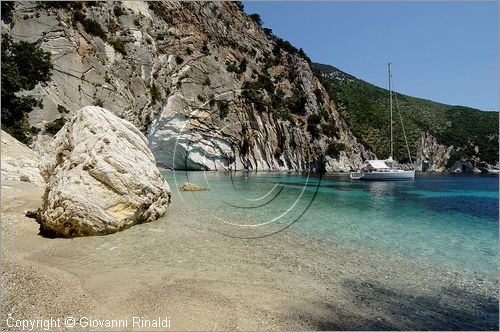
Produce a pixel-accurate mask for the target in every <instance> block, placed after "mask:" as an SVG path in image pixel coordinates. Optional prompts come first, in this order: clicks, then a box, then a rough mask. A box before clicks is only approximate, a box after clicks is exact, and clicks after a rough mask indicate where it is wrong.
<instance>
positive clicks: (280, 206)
mask: <svg viewBox="0 0 500 332" xmlns="http://www.w3.org/2000/svg"><path fill="white" fill-rule="evenodd" d="M164 174H165V176H166V178H167V181H168V182H169V183H170V184H171V186H172V188H173V190H175V187H178V186H179V185H181V184H182V183H183V182H184V181H190V182H193V183H197V184H202V185H204V186H206V187H209V188H210V190H209V191H205V192H197V193H192V192H179V194H180V195H181V199H184V200H185V201H186V206H187V208H189V209H190V210H192V211H193V213H194V214H195V215H196V216H197V217H198V219H199V220H200V223H208V222H210V223H211V229H212V230H213V231H215V232H219V233H222V234H225V235H227V236H237V237H242V238H253V237H261V236H273V235H272V234H273V233H275V232H277V231H280V230H282V229H284V230H283V231H285V232H287V231H294V232H296V233H303V234H307V235H312V236H315V237H320V238H322V239H326V240H330V241H332V242H333V243H335V244H336V245H342V246H347V247H352V248H356V249H357V250H369V251H371V252H376V253H379V254H382V255H388V256H398V257H402V258H407V259H411V260H413V261H417V262H422V263H426V264H438V265H439V266H440V267H444V268H449V269H454V270H466V271H473V272H478V273H487V274H495V275H496V274H497V273H498V208H499V206H498V205H499V204H498V177H497V176H485V175H445V174H443V175H433V174H431V175H427V174H417V176H416V179H415V180H414V181H405V182H356V181H351V180H350V179H349V177H348V176H344V175H327V176H324V177H323V178H322V179H321V181H319V178H318V176H311V177H309V178H308V176H307V175H297V174H283V173H248V174H246V175H245V173H242V172H237V173H233V174H230V173H222V172H188V173H186V172H178V171H177V172H166V173H164ZM176 183H177V184H176Z"/></svg>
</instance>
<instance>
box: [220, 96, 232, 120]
mask: <svg viewBox="0 0 500 332" xmlns="http://www.w3.org/2000/svg"><path fill="white" fill-rule="evenodd" d="M217 108H218V109H219V117H220V118H221V120H223V119H225V118H226V117H227V115H228V114H229V103H228V102H227V101H226V100H217Z"/></svg>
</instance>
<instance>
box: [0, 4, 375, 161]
mask: <svg viewBox="0 0 500 332" xmlns="http://www.w3.org/2000/svg"><path fill="white" fill-rule="evenodd" d="M2 31H4V32H8V33H10V34H11V35H12V37H13V38H14V39H15V40H26V41H30V42H37V43H39V44H40V46H41V47H42V48H43V49H44V50H46V51H49V52H50V53H51V54H52V59H53V63H54V70H53V76H52V79H51V81H50V82H49V83H48V84H47V85H46V86H42V85H38V86H37V87H36V88H35V89H34V90H33V91H30V94H32V95H34V96H37V97H39V98H41V99H42V100H43V108H37V109H35V110H34V111H33V112H31V113H30V118H29V121H30V124H31V125H33V126H36V127H38V128H40V129H41V130H42V131H41V133H40V134H39V135H38V143H43V141H44V137H47V135H48V133H47V132H46V131H44V130H43V129H44V128H45V126H46V125H47V124H49V123H52V122H53V121H54V120H56V119H58V118H59V117H69V116H71V114H72V113H73V112H75V111H76V110H78V109H80V108H81V107H83V106H86V105H99V106H103V107H105V108H106V109H108V110H110V111H111V112H113V113H115V114H116V115H118V116H119V117H122V118H124V119H126V120H128V121H130V122H131V123H133V124H134V125H135V126H137V127H138V128H139V129H140V130H141V131H142V132H143V133H145V134H146V135H147V137H148V139H149V140H150V148H151V150H152V151H153V153H154V155H155V157H156V160H157V162H158V163H160V164H161V165H163V166H165V167H171V168H187V169H206V170H221V169H228V168H231V169H243V168H248V169H252V170H297V171H300V170H305V169H310V168H316V169H317V168H318V166H319V165H318V161H319V160H320V156H321V155H323V154H326V160H325V161H326V164H325V166H326V169H327V170H328V171H349V170H351V169H355V168H357V167H358V166H360V165H361V164H362V162H363V160H364V159H367V158H371V157H373V154H372V153H371V152H369V151H368V150H367V149H366V148H365V147H364V146H363V145H362V144H360V143H358V141H357V139H356V138H355V137H354V135H353V134H352V132H351V130H350V129H349V127H348V126H347V125H346V123H345V121H344V120H343V118H342V117H341V116H340V115H339V113H338V111H337V108H336V105H335V103H334V102H333V101H332V100H331V99H330V97H329V95H328V93H327V92H326V91H325V90H324V88H323V86H322V84H321V83H320V82H319V81H318V79H317V78H316V77H315V76H314V75H313V73H312V71H311V68H310V65H309V62H308V59H307V57H305V56H304V55H303V53H301V52H297V50H295V49H294V48H293V47H290V46H291V45H289V44H287V43H286V42H283V41H282V40H280V39H279V38H277V37H275V36H273V35H272V34H271V33H270V32H269V31H264V29H262V28H261V27H260V26H259V24H258V23H257V22H255V21H254V20H252V18H251V17H249V16H248V15H246V14H245V13H243V12H242V11H241V10H240V9H239V8H238V6H237V5H236V4H234V3H231V2H204V3H193V2H150V3H147V2H132V1H124V2H99V3H91V2H83V3H68V4H66V5H59V4H58V5H51V4H50V3H48V4H45V5H42V4H40V3H35V2H26V3H17V4H16V7H15V10H14V12H13V13H12V22H11V23H10V24H6V23H5V22H3V23H2ZM59 106H62V107H59ZM64 109H67V110H69V113H68V114H65V113H64V112H61V110H64Z"/></svg>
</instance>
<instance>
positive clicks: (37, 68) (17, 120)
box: [1, 34, 53, 143]
mask: <svg viewBox="0 0 500 332" xmlns="http://www.w3.org/2000/svg"><path fill="white" fill-rule="evenodd" d="M52 68H53V65H52V61H51V58H50V53H48V52H45V51H44V50H42V49H41V48H40V47H39V46H37V45H36V44H33V43H29V42H25V41H20V42H14V41H13V40H12V38H11V37H10V36H9V35H8V34H2V89H1V90H2V91H1V94H2V129H4V130H5V131H7V132H8V133H10V134H11V135H12V136H14V137H15V138H17V139H18V140H19V141H21V142H23V143H29V141H30V137H29V135H27V132H34V131H35V130H36V129H35V128H33V127H31V128H30V127H29V125H28V121H27V114H28V113H29V112H31V111H32V110H33V107H37V106H38V107H42V103H41V100H39V99H36V98H34V97H32V96H18V95H17V92H20V91H29V90H33V89H34V88H35V86H36V85H37V84H38V83H44V82H47V81H48V80H49V79H50V77H51V75H52V73H51V70H52Z"/></svg>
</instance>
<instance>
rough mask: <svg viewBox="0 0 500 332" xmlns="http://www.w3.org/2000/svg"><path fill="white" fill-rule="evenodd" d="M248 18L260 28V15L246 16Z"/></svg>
mask: <svg viewBox="0 0 500 332" xmlns="http://www.w3.org/2000/svg"><path fill="white" fill-rule="evenodd" d="M248 17H250V19H251V20H252V21H254V22H255V23H257V25H258V26H260V27H261V26H262V23H263V22H262V19H261V18H260V15H259V14H250V15H248Z"/></svg>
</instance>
